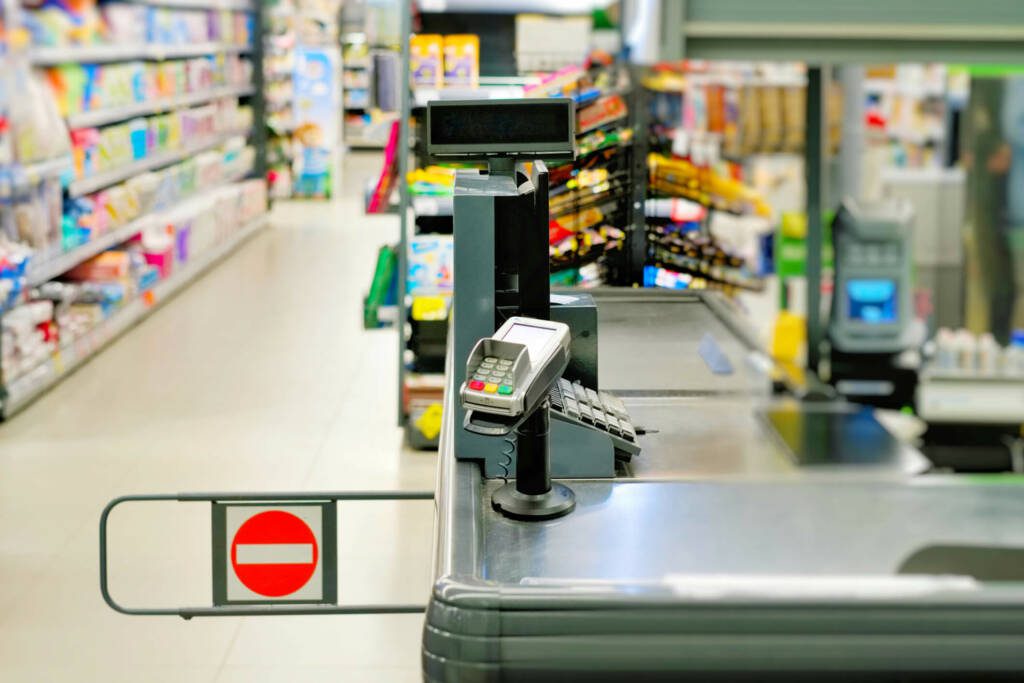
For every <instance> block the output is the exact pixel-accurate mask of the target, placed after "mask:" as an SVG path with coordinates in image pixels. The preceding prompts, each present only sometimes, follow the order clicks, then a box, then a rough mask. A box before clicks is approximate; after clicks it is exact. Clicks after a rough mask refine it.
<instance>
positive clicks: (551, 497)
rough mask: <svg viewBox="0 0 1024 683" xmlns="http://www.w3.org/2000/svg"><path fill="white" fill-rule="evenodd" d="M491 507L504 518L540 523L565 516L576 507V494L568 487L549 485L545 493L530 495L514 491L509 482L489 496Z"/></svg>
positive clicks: (514, 487) (511, 483)
mask: <svg viewBox="0 0 1024 683" xmlns="http://www.w3.org/2000/svg"><path fill="white" fill-rule="evenodd" d="M491 507H493V508H494V509H495V510H497V511H498V512H500V513H501V514H503V515H504V516H506V517H510V518H512V519H519V520H522V521H527V522H529V521H540V520H544V519H554V518H555V517H561V516H562V515H567V514H569V513H570V512H572V511H573V509H574V508H575V507H576V494H574V493H573V492H572V489H570V488H569V487H568V486H564V485H562V484H555V483H552V484H551V490H550V491H548V492H547V493H541V494H537V495H530V494H527V493H521V492H519V491H517V490H516V485H515V482H509V483H507V484H505V485H504V486H502V487H501V488H500V489H498V490H497V491H495V492H494V495H492V496H491Z"/></svg>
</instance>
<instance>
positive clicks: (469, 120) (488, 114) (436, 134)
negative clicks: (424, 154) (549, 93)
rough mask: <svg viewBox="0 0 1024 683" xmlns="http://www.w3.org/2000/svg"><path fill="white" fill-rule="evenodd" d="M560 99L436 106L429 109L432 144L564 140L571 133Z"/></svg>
mask: <svg viewBox="0 0 1024 683" xmlns="http://www.w3.org/2000/svg"><path fill="white" fill-rule="evenodd" d="M570 121H571V117H570V116H569V111H568V108H567V106H566V105H565V103H563V102H538V103H536V104H533V103H531V104H517V105H515V106H512V107H510V106H509V105H507V104H501V105H499V104H495V105H488V104H485V103H481V104H476V103H474V104H473V106H471V107H468V106H455V107H452V106H438V107H432V108H431V111H430V144H431V145H481V144H483V145H523V144H539V143H547V144H557V143H565V142H566V141H568V140H569V139H570V138H571V137H572V131H570V130H569V127H570Z"/></svg>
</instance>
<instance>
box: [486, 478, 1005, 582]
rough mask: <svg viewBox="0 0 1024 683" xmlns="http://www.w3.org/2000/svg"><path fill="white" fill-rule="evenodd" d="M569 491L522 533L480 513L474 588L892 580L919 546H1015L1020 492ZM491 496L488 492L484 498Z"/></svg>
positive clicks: (695, 487)
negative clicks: (773, 577) (555, 514)
mask: <svg viewBox="0 0 1024 683" xmlns="http://www.w3.org/2000/svg"><path fill="white" fill-rule="evenodd" d="M571 486H572V489H573V491H575V493H576V501H577V505H576V510H575V511H574V512H573V513H572V514H571V515H568V516H566V517H564V518H562V519H558V520H553V521H549V522H541V523H535V524H522V523H517V522H513V521H510V520H507V519H505V518H504V517H502V516H501V515H500V514H498V513H496V512H494V511H493V510H491V509H490V506H485V509H484V510H483V512H482V515H483V538H484V546H483V549H482V550H483V557H482V559H483V563H482V571H483V578H484V579H486V580H489V581H495V582H498V583H503V584H519V583H522V582H524V581H529V580H537V579H541V580H544V579H572V580H573V581H578V582H580V583H585V582H587V581H591V580H614V581H624V582H635V581H651V580H653V581H659V580H662V579H663V578H665V577H666V576H669V575H673V574H786V575H852V574H857V575H860V574H869V575H884V576H892V575H895V574H897V573H898V572H899V568H900V566H901V565H902V564H903V563H904V562H905V561H906V560H907V559H908V558H910V557H911V556H913V555H914V554H915V553H918V552H919V551H921V550H923V549H925V548H927V547H929V546H936V545H963V544H966V545H973V546H995V547H1000V546H1009V547H1020V548H1024V488H1021V487H1015V486H1003V487H991V488H987V489H985V490H982V491H979V490H978V488H974V487H958V486H937V485H927V484H926V483H921V484H903V483H900V484H896V483H878V482H854V483H850V484H846V483H840V482H828V483H825V482H822V483H815V484H813V485H809V484H807V483H805V482H793V483H786V482H772V483H768V484H766V483H763V482H761V483H745V482H728V483H720V482H648V483H628V482H624V481H617V482H610V481H596V480H595V481H586V482H579V481H577V482H573V483H571ZM493 488H495V484H494V483H493V482H492V483H489V484H488V486H487V490H486V492H485V493H484V495H483V500H484V501H487V500H489V497H490V492H491V490H492V489H493ZM1014 520H1016V523H1014ZM946 571H950V572H951V571H952V570H946ZM1022 573H1024V572H1022Z"/></svg>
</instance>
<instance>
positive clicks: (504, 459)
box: [498, 432, 516, 484]
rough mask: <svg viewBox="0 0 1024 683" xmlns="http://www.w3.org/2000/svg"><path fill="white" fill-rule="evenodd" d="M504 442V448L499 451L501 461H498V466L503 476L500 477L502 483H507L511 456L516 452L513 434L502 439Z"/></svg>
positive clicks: (510, 471)
mask: <svg viewBox="0 0 1024 683" xmlns="http://www.w3.org/2000/svg"><path fill="white" fill-rule="evenodd" d="M502 440H503V441H504V442H505V447H504V448H502V449H501V459H500V460H498V466H499V467H501V470H502V472H503V473H504V474H502V475H501V480H502V481H503V482H504V483H506V484H507V483H508V478H509V477H510V476H511V475H512V456H513V455H515V452H516V436H515V433H514V432H513V433H512V434H508V435H506V436H505V438H504V439H502Z"/></svg>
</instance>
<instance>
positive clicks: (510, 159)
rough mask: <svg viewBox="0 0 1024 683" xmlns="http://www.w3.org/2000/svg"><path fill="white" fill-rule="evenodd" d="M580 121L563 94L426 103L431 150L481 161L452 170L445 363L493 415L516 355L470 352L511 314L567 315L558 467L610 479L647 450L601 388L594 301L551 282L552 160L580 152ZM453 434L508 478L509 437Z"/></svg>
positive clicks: (462, 451)
mask: <svg viewBox="0 0 1024 683" xmlns="http://www.w3.org/2000/svg"><path fill="white" fill-rule="evenodd" d="M575 121H576V116H575V111H574V106H573V102H572V100H570V99H564V98H550V99H526V100H522V99H521V100H487V101H481V100H469V101H458V100H442V101H434V102H430V103H428V105H427V125H426V134H427V148H428V152H429V154H430V155H431V156H432V157H434V158H437V159H442V160H447V161H458V162H475V163H477V164H480V165H484V164H486V170H484V169H459V170H458V171H457V173H456V178H455V188H454V197H453V208H454V211H453V213H454V216H453V222H454V243H455V248H454V252H455V253H454V276H455V281H456V286H455V291H454V295H453V302H452V316H451V332H450V339H451V344H450V345H451V354H452V356H451V358H450V360H449V368H448V370H449V372H450V373H452V375H453V380H454V386H456V387H463V388H464V389H465V390H466V391H467V392H469V393H468V394H467V395H469V396H475V397H477V398H479V399H482V400H483V402H482V403H481V404H480V405H488V406H489V407H490V408H491V409H492V410H491V412H492V413H493V412H494V410H493V409H494V408H495V407H496V406H498V405H508V404H509V402H510V401H512V400H513V398H512V397H514V396H516V395H517V394H516V391H517V389H516V388H515V385H513V384H509V383H508V380H511V379H513V378H514V377H513V375H514V373H511V374H510V370H509V367H510V366H508V365H507V361H509V360H514V359H511V358H505V357H502V358H500V360H504V361H506V364H505V365H501V364H500V363H499V364H495V362H493V361H487V360H486V359H487V358H498V356H495V355H494V354H490V355H488V356H484V357H483V358H481V359H477V360H479V361H480V362H479V363H477V364H476V365H472V364H471V365H470V366H467V365H466V359H471V358H473V357H475V356H473V354H474V353H475V352H476V351H477V350H479V348H478V347H479V344H480V343H481V340H486V339H491V340H492V341H491V342H490V344H491V345H492V346H494V347H495V348H498V347H500V346H502V344H499V343H498V342H500V341H506V342H508V341H509V340H501V339H499V340H494V339H493V335H494V334H495V331H496V330H498V329H499V328H501V329H504V328H503V325H505V324H506V323H507V322H508V321H509V320H511V319H513V318H515V317H523V318H532V319H535V320H540V321H548V320H550V321H554V322H559V323H563V324H564V325H565V327H566V330H567V332H566V335H567V336H566V338H567V344H568V347H567V357H568V360H567V365H566V368H565V369H564V372H560V373H559V377H558V378H556V379H557V381H553V382H551V383H550V386H545V387H544V394H545V398H546V401H547V404H548V405H549V409H548V410H546V411H545V413H546V414H548V415H549V416H550V425H551V426H550V436H549V442H550V470H551V475H552V476H554V477H587V478H593V477H598V478H606V477H613V476H615V472H616V463H617V462H621V461H624V460H629V459H630V458H632V457H633V456H635V455H637V454H638V453H639V452H640V447H639V445H638V443H637V434H636V428H635V427H634V426H633V424H632V423H631V421H630V419H629V415H628V413H627V412H626V410H625V407H624V405H623V404H622V402H621V401H620V400H617V398H616V397H615V396H613V395H611V394H609V393H607V392H601V391H599V390H598V376H597V359H596V356H597V340H598V330H597V313H596V308H595V305H594V303H593V299H592V298H591V297H590V296H589V295H586V294H583V293H580V294H576V293H574V294H573V295H571V296H566V295H557V294H556V295H552V293H551V288H550V281H549V277H550V275H549V265H548V172H547V167H546V166H545V162H546V161H559V162H561V161H565V160H569V159H572V158H573V156H574V154H575V135H574V131H575ZM523 329H527V328H523ZM516 334H518V332H517V333H516ZM510 343H514V342H510ZM509 348H511V347H509ZM516 367H518V366H516ZM474 387H476V388H474ZM503 392H504V393H503ZM454 409H455V410H456V411H457V414H456V416H455V423H456V424H458V425H462V424H464V423H465V419H466V412H467V409H468V407H467V406H465V405H463V402H462V401H459V402H456V405H455V406H454ZM466 424H468V423H466ZM453 438H454V443H455V449H454V450H455V456H456V457H457V458H459V459H464V460H475V461H479V462H480V463H481V466H482V468H483V471H484V475H485V476H486V477H487V478H509V477H510V476H511V475H512V473H513V470H514V468H515V461H516V459H517V458H518V457H521V454H517V453H516V452H515V449H513V448H511V447H510V445H509V443H508V442H507V441H506V440H505V439H504V438H495V435H494V434H490V433H486V432H484V431H481V430H480V429H459V430H457V432H456V433H455V434H454V435H453Z"/></svg>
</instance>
